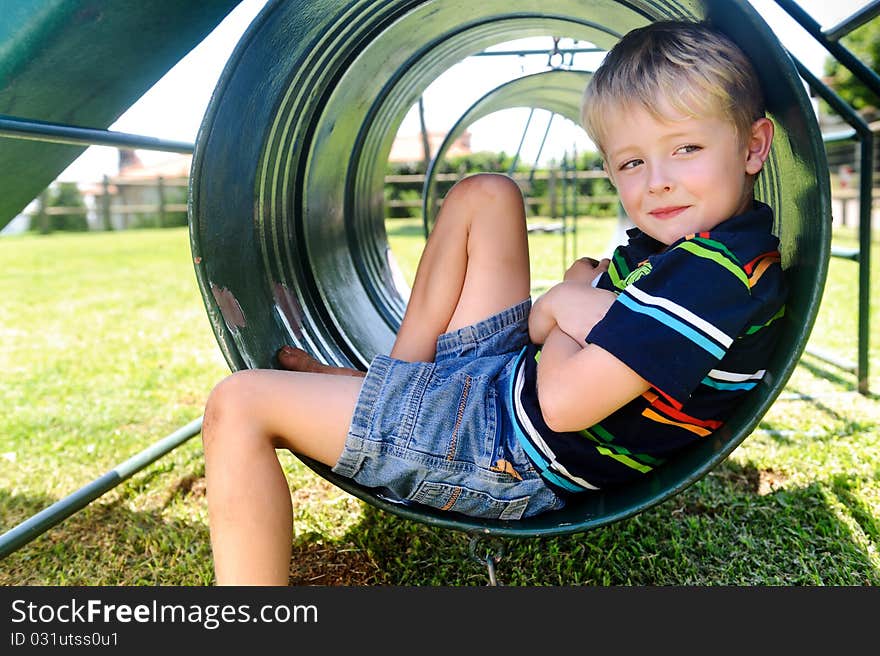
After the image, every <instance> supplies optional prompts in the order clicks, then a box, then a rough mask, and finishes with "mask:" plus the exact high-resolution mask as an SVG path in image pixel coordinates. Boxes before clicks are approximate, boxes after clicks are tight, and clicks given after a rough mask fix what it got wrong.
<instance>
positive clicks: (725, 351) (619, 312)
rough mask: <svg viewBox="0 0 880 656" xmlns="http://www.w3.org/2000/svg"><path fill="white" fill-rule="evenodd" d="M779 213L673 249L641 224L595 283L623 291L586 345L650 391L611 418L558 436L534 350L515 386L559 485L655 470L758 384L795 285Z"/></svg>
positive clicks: (526, 426) (588, 486)
mask: <svg viewBox="0 0 880 656" xmlns="http://www.w3.org/2000/svg"><path fill="white" fill-rule="evenodd" d="M772 229H773V214H772V211H771V209H770V208H769V207H768V206H767V205H765V204H763V203H760V202H757V201H755V203H754V205H753V207H752V209H751V210H750V211H748V212H746V213H744V214H741V215H739V216H735V217H733V218H731V219H728V220H727V221H724V222H723V223H721V224H719V225H718V226H716V227H715V228H714V229H713V230H712V231H710V232H701V233H699V234H692V235H687V236H686V237H684V238H682V239H679V240H678V241H676V242H674V243H673V244H670V245H669V247H668V248H666V247H664V245H663V244H662V243H661V242H659V241H656V240H655V239H653V238H651V237H649V236H648V235H646V234H644V233H643V232H641V231H640V230H639V229H638V228H634V229H632V230H629V231H628V232H627V236H628V237H629V241H628V243H627V244H626V245H625V246H619V247H618V248H617V249H616V250H615V251H614V255H613V257H612V258H611V264H610V266H609V268H608V271H607V272H606V273H603V274H602V276H601V277H600V278H599V279H598V281H597V283H596V286H598V287H601V288H603V289H608V290H610V291H613V292H615V293H616V294H617V300H616V301H615V302H614V303H613V304H612V305H611V308H610V309H609V310H608V312H607V313H606V315H605V317H604V318H603V319H602V320H601V321H600V322H598V323H597V324H596V325H595V326H594V328H593V329H592V330H591V331H590V333H589V334H588V335H586V336H585V339H586V342H587V343H591V344H596V345H598V346H601V347H602V348H603V349H605V350H606V351H608V352H609V353H611V354H612V355H614V356H615V357H616V358H617V359H619V360H620V361H621V362H623V363H624V364H626V365H627V366H628V367H630V368H631V369H632V370H633V371H635V372H636V373H637V374H639V375H640V376H641V377H642V378H644V379H645V380H646V381H648V383H650V385H651V387H650V389H649V390H648V391H647V392H645V393H644V394H642V395H641V396H640V397H638V398H636V399H634V400H632V401H630V402H629V403H627V404H626V405H624V406H623V407H622V408H620V409H618V410H617V411H615V412H614V413H612V414H611V415H609V416H608V417H606V418H605V419H603V420H602V421H601V422H599V423H597V424H596V425H594V426H589V427H586V428H584V430H582V431H579V432H564V433H559V432H555V431H553V430H551V429H550V428H549V427H548V426H547V425H546V423H545V422H544V420H543V417H542V415H541V410H540V407H539V405H538V397H537V390H536V379H537V366H538V360H539V359H540V354H541V353H540V346H536V345H534V344H530V345H528V346H526V347H525V348H524V349H523V352H522V354H521V355H520V357H519V360H518V362H517V371H516V375H515V376H514V377H513V379H512V383H511V389H510V394H511V397H512V402H513V403H512V407H513V409H514V415H515V417H514V419H515V428H516V431H517V434H518V437H519V440H520V442H521V444H522V445H523V447H524V449H525V450H526V453H527V454H528V455H529V458H530V459H531V461H532V462H533V464H534V465H535V466H536V467H537V468H538V470H539V471H541V472H542V475H543V476H544V478H545V480H546V481H547V482H548V484H550V485H551V486H552V487H554V488H555V489H556V490H558V491H560V492H570V493H573V492H582V491H585V490H597V489H602V488H605V487H608V486H612V485H618V484H621V483H625V482H628V481H631V480H633V479H635V478H638V477H641V476H644V475H645V474H648V473H650V472H651V471H653V470H654V469H655V468H656V467H658V466H660V465H661V464H662V463H663V462H664V461H666V460H667V459H668V458H670V457H671V456H673V455H674V454H675V453H676V452H677V451H679V450H680V449H683V448H686V447H688V446H689V445H692V444H694V443H696V442H699V441H700V440H702V439H705V438H706V436H707V435H709V434H711V433H712V432H713V431H715V430H717V429H718V428H719V427H720V426H721V425H722V424H723V422H724V421H725V420H726V418H727V417H728V416H729V415H730V413H731V412H732V410H733V409H734V407H735V406H736V405H737V403H738V402H739V401H740V399H741V398H742V397H743V395H744V394H747V393H748V392H749V390H751V389H753V388H754V387H755V386H756V385H758V383H759V381H760V380H761V379H762V378H763V377H764V375H765V370H764V367H765V366H766V364H767V362H768V361H769V358H770V356H771V353H772V352H773V349H774V348H775V345H776V342H777V337H778V332H779V329H780V324H781V322H779V321H777V319H779V318H780V317H782V316H783V313H784V308H785V305H784V304H785V297H786V293H787V286H786V282H785V277H784V274H783V270H782V266H781V264H780V256H779V250H778V248H779V241H778V239H777V238H776V237H775V236H773V234H772Z"/></svg>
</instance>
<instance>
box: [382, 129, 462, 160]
mask: <svg viewBox="0 0 880 656" xmlns="http://www.w3.org/2000/svg"><path fill="white" fill-rule="evenodd" d="M445 138H446V134H445V133H443V132H428V145H429V146H430V148H431V154H432V155H433V154H434V153H436V152H437V149H438V148H440V145H441V144H442V143H443V140H444V139H445ZM471 152H472V151H471V133H470V132H465V133H464V134H462V135H461V136H460V137H459V138H458V139H456V140H455V141H453V142H452V145H450V146H449V148H448V149H447V151H446V156H447V157H456V156H458V155H469V154H471ZM424 157H425V156H424V148H423V146H422V135H421V133H416V134H405V135H398V136H397V138H396V139H395V140H394V143H393V144H392V146H391V153H390V154H389V155H388V161H389V162H421V161H422V160H423V159H424Z"/></svg>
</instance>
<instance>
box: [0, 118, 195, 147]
mask: <svg viewBox="0 0 880 656" xmlns="http://www.w3.org/2000/svg"><path fill="white" fill-rule="evenodd" d="M0 137H7V138H9V139H24V140H28V141H45V142H49V143H61V144H69V145H73V146H114V147H116V148H139V149H141V150H159V151H163V152H170V153H183V154H185V155H189V154H192V152H193V150H194V148H195V146H194V145H193V144H191V143H186V142H183V141H166V140H163V139H156V138H155V137H145V136H143V135H140V134H128V133H126V132H113V131H111V130H99V129H96V128H83V127H78V126H74V125H63V124H61V123H44V122H42V121H31V120H28V119H23V118H17V117H14V116H0Z"/></svg>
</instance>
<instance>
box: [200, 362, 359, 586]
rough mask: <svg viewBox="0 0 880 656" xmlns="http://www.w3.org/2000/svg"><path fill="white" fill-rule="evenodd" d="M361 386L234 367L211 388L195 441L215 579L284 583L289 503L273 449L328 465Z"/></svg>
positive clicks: (353, 380)
mask: <svg viewBox="0 0 880 656" xmlns="http://www.w3.org/2000/svg"><path fill="white" fill-rule="evenodd" d="M361 383H362V380H361V379H360V378H357V377H352V376H330V375H322V374H311V373H299V372H289V371H273V370H267V369H258V370H244V371H239V372H237V373H235V374H233V375H231V376H229V377H227V378H226V379H225V380H224V381H222V382H221V383H220V384H219V385H218V386H217V387H216V388H215V389H214V391H213V392H211V396H210V398H209V399H208V403H207V406H206V409H205V422H204V426H203V428H202V442H203V444H204V449H205V478H206V480H207V490H208V518H209V521H210V526H211V547H212V550H213V553H214V570H215V573H216V577H217V583H218V584H220V585H250V584H254V585H286V584H287V580H288V571H289V568H290V553H291V539H292V531H293V520H292V508H291V501H290V489H289V488H288V486H287V480H286V479H285V477H284V472H283V471H282V469H281V464H280V463H279V461H278V457H277V455H276V453H275V450H276V449H278V448H286V449H290V450H291V451H294V452H295V453H299V454H302V455H305V456H308V457H310V458H313V459H315V460H318V461H320V462H323V463H325V464H328V465H333V464H335V463H336V461H337V460H338V459H339V455H340V453H341V452H342V448H343V446H344V444H345V438H346V435H347V433H348V428H349V424H350V423H351V416H352V413H353V411H354V407H355V403H356V401H357V396H358V393H359V392H360V386H361Z"/></svg>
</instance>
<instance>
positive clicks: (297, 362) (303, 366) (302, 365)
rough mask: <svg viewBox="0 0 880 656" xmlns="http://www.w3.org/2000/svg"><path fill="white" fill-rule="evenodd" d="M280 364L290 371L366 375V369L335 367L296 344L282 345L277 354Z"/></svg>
mask: <svg viewBox="0 0 880 656" xmlns="http://www.w3.org/2000/svg"><path fill="white" fill-rule="evenodd" d="M275 357H276V359H277V360H278V364H279V365H281V368H282V369H287V370H288V371H307V372H310V373H314V374H336V375H338V376H360V377H361V378H363V377H364V376H366V375H367V374H366V372H365V371H361V370H360V369H352V368H351V367H334V366H333V365H329V364H324V363H323V362H321V361H320V360H317V359H316V358H314V357H312V355H311V354H309V353H307V352H306V351H303V350H302V349H301V348H297V347H295V346H282V347H281V348H280V349H278V352H277V353H276V354H275Z"/></svg>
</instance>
